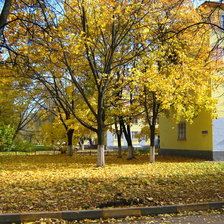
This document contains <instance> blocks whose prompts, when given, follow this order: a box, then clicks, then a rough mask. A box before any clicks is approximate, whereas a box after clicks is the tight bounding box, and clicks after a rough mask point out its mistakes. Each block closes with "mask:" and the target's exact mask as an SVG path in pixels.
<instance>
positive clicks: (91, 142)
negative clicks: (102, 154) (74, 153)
mask: <svg viewBox="0 0 224 224" xmlns="http://www.w3.org/2000/svg"><path fill="white" fill-rule="evenodd" d="M89 144H90V145H91V146H93V140H92V139H91V138H89Z"/></svg>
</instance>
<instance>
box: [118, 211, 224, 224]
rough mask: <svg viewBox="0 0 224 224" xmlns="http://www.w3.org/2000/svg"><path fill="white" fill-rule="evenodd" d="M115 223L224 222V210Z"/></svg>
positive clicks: (175, 223)
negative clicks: (214, 212)
mask: <svg viewBox="0 0 224 224" xmlns="http://www.w3.org/2000/svg"><path fill="white" fill-rule="evenodd" d="M115 223H118V224H119V223H120V224H129V223H130V224H132V223H133V224H134V223H142V224H143V223H144V224H224V212H222V213H220V214H219V213H216V214H213V213H208V214H194V215H181V216H180V215H178V216H168V215H167V216H160V217H155V218H153V217H146V219H144V220H140V219H135V220H124V221H118V222H115Z"/></svg>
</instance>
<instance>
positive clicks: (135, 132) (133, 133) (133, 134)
mask: <svg viewBox="0 0 224 224" xmlns="http://www.w3.org/2000/svg"><path fill="white" fill-rule="evenodd" d="M137 134H138V131H132V132H131V138H132V139H137V137H136V135H137Z"/></svg>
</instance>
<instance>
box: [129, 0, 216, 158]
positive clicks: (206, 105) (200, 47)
mask: <svg viewBox="0 0 224 224" xmlns="http://www.w3.org/2000/svg"><path fill="white" fill-rule="evenodd" d="M186 12H188V14H186ZM151 17H152V18H151V20H153V21H154V24H153V28H152V29H149V30H146V31H145V32H146V33H148V35H149V36H151V35H156V36H157V41H155V42H154V43H153V47H154V49H153V51H151V53H150V54H146V55H145V56H144V57H142V58H141V59H140V60H141V62H139V63H138V65H137V66H136V68H133V74H134V75H133V76H132V78H133V80H134V82H136V83H135V86H136V90H137V92H138V101H139V103H140V105H142V106H143V108H144V113H145V119H146V121H147V123H148V126H149V129H150V142H151V143H150V145H151V147H150V152H151V153H150V162H154V161H155V142H154V139H155V130H156V123H157V119H158V116H159V114H160V112H164V113H166V114H169V116H170V117H172V118H173V119H174V120H175V121H180V120H183V119H184V120H186V121H189V122H192V120H193V118H194V117H195V116H197V115H198V114H199V112H200V111H202V110H208V111H212V109H213V106H214V100H213V99H212V98H211V95H210V91H211V85H210V81H211V77H212V74H213V73H214V68H215V67H214V64H213V61H212V60H211V58H209V55H210V48H209V46H208V37H209V27H207V26H206V25H204V26H202V27H200V29H198V27H197V26H192V27H191V25H192V24H196V23H200V21H201V17H200V16H199V15H198V13H197V12H196V11H195V10H194V8H193V6H192V4H190V3H189V2H187V1H186V2H183V3H181V4H179V3H178V4H177V2H176V1H171V2H169V3H163V4H162V10H161V11H160V12H157V13H155V14H151ZM186 27H191V28H188V29H185V31H183V32H179V31H180V30H183V29H184V28H186ZM151 46H152V45H151Z"/></svg>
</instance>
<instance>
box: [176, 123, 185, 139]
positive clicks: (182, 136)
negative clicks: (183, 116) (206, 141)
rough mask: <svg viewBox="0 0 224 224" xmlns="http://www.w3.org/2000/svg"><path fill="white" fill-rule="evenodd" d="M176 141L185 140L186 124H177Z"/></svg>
mask: <svg viewBox="0 0 224 224" xmlns="http://www.w3.org/2000/svg"><path fill="white" fill-rule="evenodd" d="M177 139H178V140H185V139H186V122H180V123H179V124H178V138H177Z"/></svg>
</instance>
